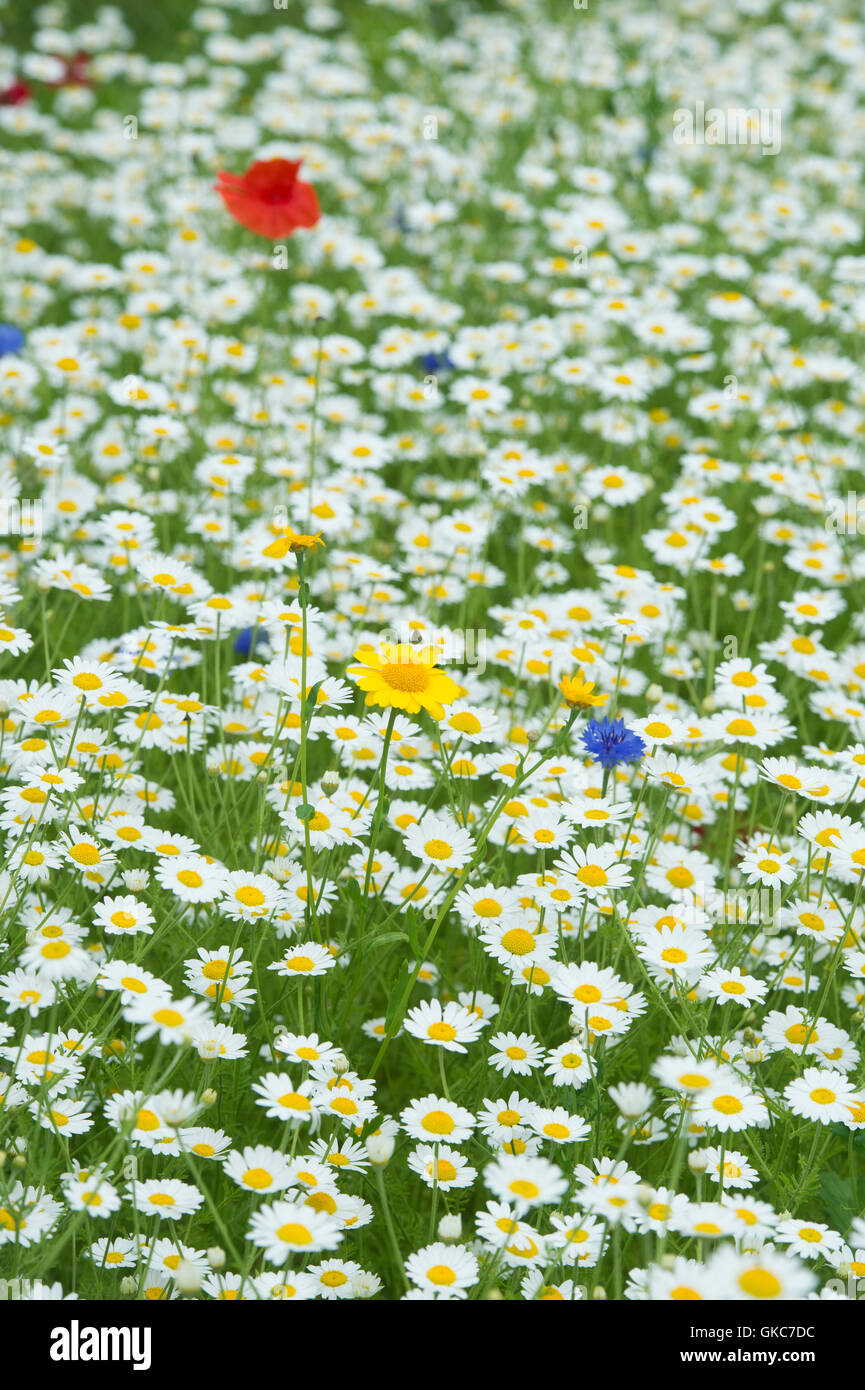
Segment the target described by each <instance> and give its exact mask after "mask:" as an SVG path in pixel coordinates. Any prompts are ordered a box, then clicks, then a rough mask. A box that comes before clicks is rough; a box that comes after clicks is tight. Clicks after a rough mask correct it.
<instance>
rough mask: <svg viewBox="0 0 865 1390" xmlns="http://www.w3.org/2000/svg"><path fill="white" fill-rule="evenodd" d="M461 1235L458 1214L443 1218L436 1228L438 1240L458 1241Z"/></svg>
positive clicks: (460, 1219)
mask: <svg viewBox="0 0 865 1390" xmlns="http://www.w3.org/2000/svg"><path fill="white" fill-rule="evenodd" d="M462 1233H463V1219H462V1217H461V1216H460V1214H459V1212H453V1213H452V1214H449V1215H447V1216H443V1217H442V1219H441V1221H440V1222H439V1226H438V1236H439V1240H459V1238H460V1236H461V1235H462Z"/></svg>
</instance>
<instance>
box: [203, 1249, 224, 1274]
mask: <svg viewBox="0 0 865 1390" xmlns="http://www.w3.org/2000/svg"><path fill="white" fill-rule="evenodd" d="M207 1263H208V1264H209V1265H210V1268H211V1269H224V1268H225V1251H224V1250H223V1248H222V1246H221V1245H211V1247H210V1249H209V1250H208V1252H207Z"/></svg>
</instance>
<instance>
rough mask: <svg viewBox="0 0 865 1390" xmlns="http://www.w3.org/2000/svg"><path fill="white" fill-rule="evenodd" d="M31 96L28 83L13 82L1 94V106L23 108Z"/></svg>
mask: <svg viewBox="0 0 865 1390" xmlns="http://www.w3.org/2000/svg"><path fill="white" fill-rule="evenodd" d="M30 95H31V93H30V88H29V87H28V86H27V83H26V82H20V81H16V82H13V83H11V85H10V86H8V87H4V89H3V91H2V92H0V106H21V105H23V103H24V102H25V101H29V100H30Z"/></svg>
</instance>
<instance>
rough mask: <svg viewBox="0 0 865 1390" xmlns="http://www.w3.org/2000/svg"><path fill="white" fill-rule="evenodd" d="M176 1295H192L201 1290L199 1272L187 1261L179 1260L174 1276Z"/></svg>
mask: <svg viewBox="0 0 865 1390" xmlns="http://www.w3.org/2000/svg"><path fill="white" fill-rule="evenodd" d="M174 1283H175V1287H176V1288H177V1292H178V1293H183V1294H193V1293H198V1292H199V1290H200V1289H201V1270H200V1269H198V1268H197V1266H196V1265H194V1264H190V1262H189V1260H181V1261H180V1264H179V1265H178V1266H177V1269H176V1271H175V1274H174Z"/></svg>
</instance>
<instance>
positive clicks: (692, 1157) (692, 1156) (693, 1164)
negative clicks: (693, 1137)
mask: <svg viewBox="0 0 865 1390" xmlns="http://www.w3.org/2000/svg"><path fill="white" fill-rule="evenodd" d="M708 1166H709V1160H708V1158H707V1157H706V1153H705V1150H704V1149H694V1151H693V1153H689V1154H688V1167H689V1168H690V1170H691V1172H692V1173H695V1174H696V1175H697V1177H699V1176H700V1174H701V1173H705V1171H706V1169H707V1168H708Z"/></svg>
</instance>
